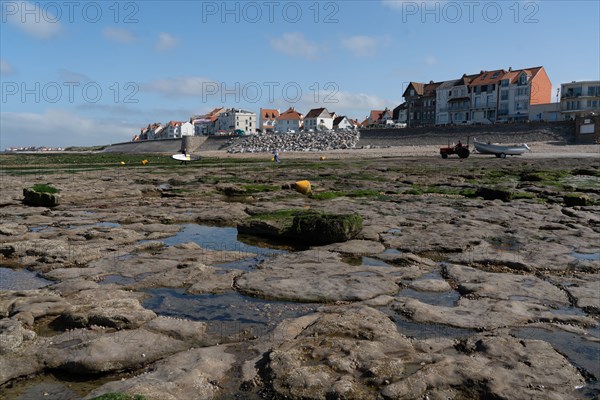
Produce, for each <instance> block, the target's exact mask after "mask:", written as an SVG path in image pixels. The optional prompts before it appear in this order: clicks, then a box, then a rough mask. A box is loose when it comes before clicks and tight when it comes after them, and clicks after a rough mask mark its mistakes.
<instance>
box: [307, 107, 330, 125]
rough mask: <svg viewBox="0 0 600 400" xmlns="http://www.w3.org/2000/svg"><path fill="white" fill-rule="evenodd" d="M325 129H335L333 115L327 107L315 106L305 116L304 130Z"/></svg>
mask: <svg viewBox="0 0 600 400" xmlns="http://www.w3.org/2000/svg"><path fill="white" fill-rule="evenodd" d="M310 129H312V130H314V131H323V130H331V129H333V117H332V116H331V113H330V112H329V111H327V109H326V108H313V109H312V110H310V111H309V112H308V114H306V117H304V130H310Z"/></svg>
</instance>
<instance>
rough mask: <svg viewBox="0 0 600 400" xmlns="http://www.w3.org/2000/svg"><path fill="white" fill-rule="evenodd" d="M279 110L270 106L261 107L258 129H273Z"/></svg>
mask: <svg viewBox="0 0 600 400" xmlns="http://www.w3.org/2000/svg"><path fill="white" fill-rule="evenodd" d="M279 114H280V112H279V110H277V109H271V108H261V109H260V118H259V129H261V130H262V132H273V131H275V120H276V119H277V117H279Z"/></svg>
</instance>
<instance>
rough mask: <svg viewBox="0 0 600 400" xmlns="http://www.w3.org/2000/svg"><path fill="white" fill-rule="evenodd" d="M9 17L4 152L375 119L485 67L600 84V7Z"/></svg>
mask: <svg viewBox="0 0 600 400" xmlns="http://www.w3.org/2000/svg"><path fill="white" fill-rule="evenodd" d="M0 4H1V18H2V19H1V24H0V60H1V61H0V74H1V75H0V78H1V83H2V96H1V97H2V98H1V99H0V101H1V102H0V107H1V109H0V113H1V114H0V116H1V118H0V148H5V147H9V146H28V145H46V146H65V145H97V144H107V143H115V142H120V141H127V140H129V139H131V137H132V136H133V135H134V134H136V133H138V132H139V129H140V127H142V126H145V125H147V124H148V123H151V122H163V123H166V122H168V121H169V120H179V121H183V120H187V119H188V118H189V117H190V116H191V115H193V114H202V113H205V112H207V111H209V110H210V109H212V108H214V107H220V106H227V107H240V108H246V109H250V110H253V111H256V112H258V110H259V109H260V108H261V107H265V108H266V107H273V108H279V109H282V110H283V109H286V108H287V107H288V106H294V107H295V108H296V109H298V110H299V111H301V112H303V113H305V114H306V113H307V112H308V110H309V109H310V108H314V107H320V106H325V107H327V108H328V109H329V110H330V111H336V112H337V113H338V114H346V115H348V116H349V117H352V118H359V119H363V118H364V117H365V116H366V115H367V114H368V112H369V110H370V109H382V108H385V107H389V108H393V107H395V106H397V105H398V104H400V103H401V102H402V92H403V90H404V88H405V87H406V85H407V83H408V82H410V81H421V82H428V81H430V80H434V81H441V80H448V79H454V78H458V77H460V76H462V74H463V73H477V72H479V71H480V70H482V69H487V70H492V69H498V68H506V69H507V68H508V67H513V68H525V67H533V66H539V65H543V66H544V67H545V68H546V71H547V73H548V75H549V77H550V80H551V81H552V83H553V85H554V87H555V89H554V93H555V92H556V87H560V83H564V82H570V81H573V80H599V79H600V50H599V49H600V22H599V21H600V5H599V4H600V3H599V2H597V1H522V0H521V1H518V0H515V1H496V2H490V1H484V2H478V1H470V2H469V1H467V2H462V1H458V2H457V1H417V2H411V1H393V0H392V1H385V0H383V1H380V0H370V1H295V2H294V1H291V2H289V1H266V2H253V1H245V2H235V1H229V2H223V1H120V2H117V1H84V2H79V1H71V2H60V1H58V2H35V1H31V2H25V1H5V0H2V1H1V2H0ZM270 100H274V101H273V102H270Z"/></svg>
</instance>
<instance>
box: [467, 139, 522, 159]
mask: <svg viewBox="0 0 600 400" xmlns="http://www.w3.org/2000/svg"><path fill="white" fill-rule="evenodd" d="M475 149H476V150H477V152H478V153H481V154H505V155H507V156H520V155H522V154H523V153H525V152H526V151H527V150H529V148H528V147H527V145H519V146H503V145H500V144H491V143H481V142H475Z"/></svg>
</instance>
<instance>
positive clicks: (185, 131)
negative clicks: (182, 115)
mask: <svg viewBox="0 0 600 400" xmlns="http://www.w3.org/2000/svg"><path fill="white" fill-rule="evenodd" d="M195 133H196V132H195V128H194V124H192V123H191V122H190V121H187V122H186V123H185V124H183V125H181V136H194V135H195Z"/></svg>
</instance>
